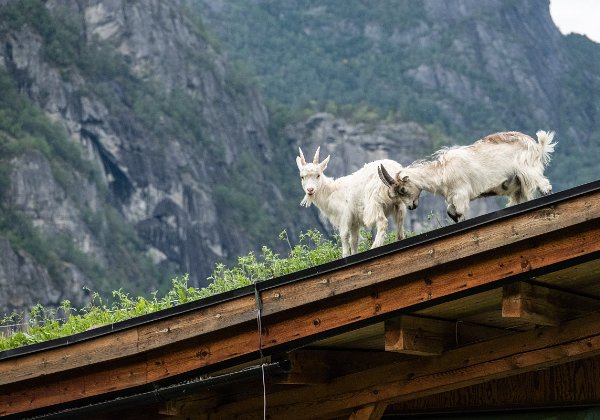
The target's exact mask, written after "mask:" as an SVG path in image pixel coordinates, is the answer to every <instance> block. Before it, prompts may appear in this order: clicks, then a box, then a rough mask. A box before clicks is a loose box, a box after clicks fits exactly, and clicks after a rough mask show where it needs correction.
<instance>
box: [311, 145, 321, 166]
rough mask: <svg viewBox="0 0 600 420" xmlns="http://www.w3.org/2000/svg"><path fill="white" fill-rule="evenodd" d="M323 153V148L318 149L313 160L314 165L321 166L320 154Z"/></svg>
mask: <svg viewBox="0 0 600 420" xmlns="http://www.w3.org/2000/svg"><path fill="white" fill-rule="evenodd" d="M320 151H321V146H319V147H317V151H316V152H315V157H314V158H313V163H314V164H315V165H318V164H319V152H320Z"/></svg>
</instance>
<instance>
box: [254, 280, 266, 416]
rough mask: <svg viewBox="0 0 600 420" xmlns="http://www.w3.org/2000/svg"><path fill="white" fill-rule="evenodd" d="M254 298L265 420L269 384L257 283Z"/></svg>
mask: <svg viewBox="0 0 600 420" xmlns="http://www.w3.org/2000/svg"><path fill="white" fill-rule="evenodd" d="M254 296H255V297H256V322H257V324H258V353H259V354H260V369H261V372H262V386H263V420H266V418H267V384H266V381H265V362H264V355H263V351H262V345H263V343H262V314H261V312H262V302H261V300H260V294H259V292H258V288H257V287H256V283H254Z"/></svg>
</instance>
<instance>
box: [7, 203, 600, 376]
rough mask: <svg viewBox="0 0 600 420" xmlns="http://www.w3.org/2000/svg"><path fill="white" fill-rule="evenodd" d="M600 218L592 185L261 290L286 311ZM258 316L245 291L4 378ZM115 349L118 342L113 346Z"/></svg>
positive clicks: (268, 303) (11, 366)
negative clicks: (502, 217) (590, 190)
mask: <svg viewBox="0 0 600 420" xmlns="http://www.w3.org/2000/svg"><path fill="white" fill-rule="evenodd" d="M598 218H600V193H598V192H594V193H591V194H588V195H586V196H582V197H577V198H574V199H572V200H569V201H565V202H562V203H558V204H556V205H554V206H551V207H547V208H542V209H538V210H535V211H532V212H528V213H524V214H520V215H516V216H514V217H513V218H510V219H508V220H501V221H498V222H497V223H490V224H488V225H484V226H481V227H477V228H473V229H470V230H468V231H465V232H460V233H457V234H455V235H453V236H452V237H448V238H442V239H440V240H438V241H434V242H432V243H428V244H423V245H419V246H415V247H412V248H409V249H406V250H402V251H399V252H398V253H394V254H390V255H387V256H384V257H381V258H378V259H377V260H373V261H367V262H362V263H358V264H356V265H354V266H350V267H345V268H344V269H340V270H337V271H335V272H332V273H325V274H323V275H316V276H313V277H311V278H308V279H306V280H303V281H298V282H295V283H293V284H287V285H284V286H280V287H276V288H273V289H270V290H267V291H265V292H264V293H263V294H262V295H261V299H262V301H263V305H264V308H263V315H264V316H268V315H271V314H276V313H280V312H283V311H286V310H291V309H294V308H296V307H299V306H302V305H305V304H310V303H312V302H316V301H319V300H322V299H327V298H330V297H331V296H339V295H341V294H344V293H348V292H352V291H354V290H357V289H360V288H363V287H368V286H370V285H372V284H377V283H382V282H388V281H389V280H390V279H392V278H398V277H402V276H408V275H411V274H415V273H418V272H419V271H422V270H430V269H432V268H434V267H436V266H440V265H442V264H445V263H448V262H450V261H454V260H458V259H462V258H466V257H468V256H471V255H476V254H479V253H481V252H484V251H489V250H493V249H498V248H500V247H503V246H507V245H510V244H515V243H517V242H520V241H523V240H526V239H529V238H534V237H537V236H539V235H544V234H546V233H548V232H552V231H557V230H560V229H564V228H566V227H568V226H573V225H577V224H580V223H583V222H585V221H588V220H592V219H598ZM521 271H523V270H521ZM255 317H256V308H255V300H254V297H253V296H245V297H241V298H239V299H235V300H234V301H229V302H223V303H221V304H218V305H214V306H210V307H207V308H202V309H199V310H198V311H194V312H192V313H188V314H183V315H179V316H176V317H171V318H169V319H165V320H161V321H157V322H153V323H151V324H148V325H144V326H139V327H137V328H135V329H132V330H126V331H120V332H117V333H114V334H111V335H110V336H108V337H106V338H102V337H100V338H97V339H94V340H93V342H91V344H89V343H88V342H84V343H76V344H73V345H70V346H69V347H68V350H65V349H57V350H55V351H49V352H42V353H36V354H32V355H27V356H22V357H20V358H19V363H18V366H15V363H13V359H10V360H6V361H0V385H2V384H8V383H14V382H17V381H20V380H25V379H30V378H35V377H38V376H41V375H47V374H51V373H53V372H61V371H65V370H67V369H76V368H79V367H83V366H88V365H91V364H94V363H103V362H105V361H109V360H117V359H119V358H123V357H128V356H131V355H134V354H136V353H137V352H139V351H149V350H152V349H158V348H161V347H165V346H169V345H171V344H172V343H173V342H175V341H181V340H185V339H188V338H192V337H198V336H201V335H203V334H207V333H210V332H211V331H218V330H222V329H226V328H229V327H233V326H236V325H240V324H243V323H246V322H250V321H252V320H254V319H255ZM114 349H119V350H118V351H116V352H115V351H114Z"/></svg>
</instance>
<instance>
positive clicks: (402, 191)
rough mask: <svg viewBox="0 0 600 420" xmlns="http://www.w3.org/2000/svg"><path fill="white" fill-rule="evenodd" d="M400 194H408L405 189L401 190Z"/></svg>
mask: <svg viewBox="0 0 600 420" xmlns="http://www.w3.org/2000/svg"><path fill="white" fill-rule="evenodd" d="M400 194H402V195H404V194H406V188H404V187H402V188H400Z"/></svg>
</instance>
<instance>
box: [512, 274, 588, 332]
mask: <svg viewBox="0 0 600 420" xmlns="http://www.w3.org/2000/svg"><path fill="white" fill-rule="evenodd" d="M599 308H600V301H599V300H597V299H593V298H589V297H586V296H579V295H575V294H572V293H567V292H564V291H559V290H555V289H549V288H547V287H543V286H540V285H536V284H529V283H525V282H516V283H513V284H508V285H505V286H504V288H503V296H502V316H503V317H504V318H520V319H521V320H523V321H526V322H529V323H531V324H535V325H549V326H556V325H559V324H560V323H561V322H562V321H563V320H565V319H570V318H575V317H577V316H581V315H585V314H587V313H590V312H592V311H595V310H598V309H599Z"/></svg>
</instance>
